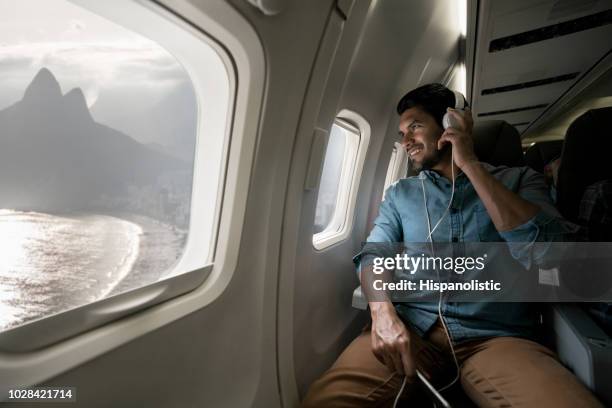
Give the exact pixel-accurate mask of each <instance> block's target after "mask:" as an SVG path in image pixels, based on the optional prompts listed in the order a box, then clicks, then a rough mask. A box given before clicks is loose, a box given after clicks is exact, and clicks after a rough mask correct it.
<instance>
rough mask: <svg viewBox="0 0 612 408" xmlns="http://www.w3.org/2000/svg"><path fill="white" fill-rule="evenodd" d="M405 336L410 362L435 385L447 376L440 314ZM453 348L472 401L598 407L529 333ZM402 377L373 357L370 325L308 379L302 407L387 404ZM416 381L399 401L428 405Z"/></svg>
mask: <svg viewBox="0 0 612 408" xmlns="http://www.w3.org/2000/svg"><path fill="white" fill-rule="evenodd" d="M410 339H411V348H412V356H413V358H414V359H415V360H416V366H417V368H418V369H419V370H420V371H421V372H423V373H424V374H425V375H426V376H428V377H429V378H430V379H431V382H432V384H433V385H434V386H435V387H436V388H438V389H439V388H441V387H443V386H444V385H446V384H448V383H449V382H450V381H452V379H453V378H454V377H455V375H456V368H455V363H454V361H453V357H452V353H451V350H450V346H449V343H448V339H447V337H446V334H445V332H444V328H443V326H442V324H441V323H440V321H439V320H438V322H437V323H436V325H435V326H434V327H433V328H432V329H431V330H430V331H429V332H428V333H427V334H426V336H425V338H421V337H419V336H418V335H417V334H416V333H414V332H411V337H410ZM455 353H456V355H457V359H458V361H459V364H460V366H461V370H460V381H461V386H462V387H463V390H464V391H465V393H466V394H467V395H468V396H469V398H470V399H471V400H472V401H473V402H474V403H475V404H476V405H477V406H479V407H500V408H501V407H534V408H545V407H555V408H562V407H568V408H570V407H571V408H577V407H603V406H602V405H601V404H600V403H599V402H598V401H597V400H596V399H595V397H594V396H593V395H592V394H591V393H590V391H589V390H588V389H587V388H586V387H585V386H584V385H582V384H581V383H580V382H579V381H578V379H576V378H575V377H574V376H573V375H572V374H571V373H570V372H569V371H568V370H567V369H565V368H564V367H563V366H562V365H561V364H560V363H559V361H558V360H557V359H556V356H555V355H554V353H553V352H552V351H550V350H549V349H547V348H546V347H544V346H542V345H540V344H538V343H535V342H533V341H530V340H526V339H521V338H516V337H496V338H489V339H480V340H473V341H469V342H466V343H462V344H459V345H456V346H455ZM402 380H403V377H401V376H400V375H398V374H396V373H394V372H392V371H390V370H389V369H388V368H387V367H386V366H385V365H383V364H382V363H381V362H379V361H378V359H376V357H375V356H374V354H373V353H372V349H371V337H370V332H369V331H364V332H363V333H362V334H361V335H359V336H358V337H357V338H356V339H355V340H353V342H352V343H351V344H350V345H349V346H348V347H347V348H346V349H345V350H344V352H343V353H342V354H341V355H340V357H338V359H337V360H336V362H335V363H334V364H333V366H332V367H331V368H330V369H329V370H327V371H326V372H325V373H324V374H323V376H322V377H321V378H319V379H318V380H317V381H315V382H314V383H313V384H312V385H311V387H310V389H309V391H308V393H307V394H306V397H305V398H304V401H303V402H302V407H305V408H310V407H317V408H326V407H334V408H335V407H390V406H392V404H393V401H394V399H395V396H396V395H397V393H398V391H399V389H400V387H401V384H402ZM419 383H420V381H419V380H418V378H416V377H415V378H414V379H408V382H407V384H406V387H405V389H404V392H403V394H402V399H401V400H400V403H399V404H398V406H400V407H401V406H403V407H422V406H424V407H429V406H431V402H430V400H429V399H428V397H427V396H424V395H423V388H422V386H421V385H420V384H419ZM451 404H452V401H451Z"/></svg>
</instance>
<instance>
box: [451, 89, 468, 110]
mask: <svg viewBox="0 0 612 408" xmlns="http://www.w3.org/2000/svg"><path fill="white" fill-rule="evenodd" d="M451 91H452V92H453V95H455V106H454V108H455V109H465V108H466V107H467V101H466V99H465V96H463V94H462V93H461V92H459V91H455V90H454V89H451Z"/></svg>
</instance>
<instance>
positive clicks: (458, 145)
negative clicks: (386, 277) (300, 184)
mask: <svg viewBox="0 0 612 408" xmlns="http://www.w3.org/2000/svg"><path fill="white" fill-rule="evenodd" d="M454 98H455V97H454V94H453V92H452V91H450V90H449V89H447V88H445V87H444V86H442V85H440V84H430V85H425V86H422V87H419V88H417V89H415V90H413V91H411V92H408V93H407V94H406V95H405V96H404V97H403V98H402V99H401V100H400V101H399V103H398V106H397V112H398V114H399V115H400V124H399V133H400V137H401V144H402V146H403V147H404V148H405V149H406V152H407V153H408V155H409V158H410V162H411V165H412V168H413V169H416V170H417V171H420V173H419V175H418V176H414V177H409V178H407V179H403V180H400V181H399V182H397V183H395V184H394V185H392V186H391V187H389V189H388V190H387V192H386V196H385V200H384V201H383V203H382V204H381V206H380V210H379V216H378V218H377V219H376V222H375V226H374V228H373V230H372V231H371V233H370V235H369V237H368V242H373V243H376V242H379V243H397V242H425V241H428V238H427V236H428V235H431V238H432V240H433V241H434V242H494V241H505V242H506V243H507V244H508V247H510V250H509V251H506V252H505V253H504V252H501V251H500V252H499V253H492V254H490V255H491V257H497V258H500V257H503V256H509V255H508V254H509V253H511V254H512V257H514V258H515V259H516V262H520V264H522V265H523V266H524V267H525V270H522V271H518V272H517V273H521V272H523V273H527V269H529V267H530V265H531V263H532V262H536V263H538V262H540V261H542V259H543V257H544V255H545V254H544V253H539V252H538V251H540V252H541V251H543V249H542V248H546V245H540V246H537V248H539V249H537V250H536V248H535V246H533V247H530V244H533V243H535V242H550V241H554V240H558V239H560V238H562V237H563V234H564V233H565V232H568V231H569V230H570V225H568V223H567V222H565V221H563V220H562V219H561V218H560V216H559V215H558V213H557V212H556V210H555V208H554V206H553V205H552V203H551V201H550V196H549V194H548V190H547V188H546V185H545V183H544V180H543V178H542V176H541V175H539V174H538V173H535V172H534V171H531V170H529V169H527V168H507V167H503V166H502V167H493V166H490V165H487V164H485V163H480V162H479V161H478V159H477V158H476V155H475V154H474V149H473V142H472V137H471V132H472V118H471V114H470V112H469V111H466V112H465V113H464V114H461V113H459V112H457V111H455V110H454V109H450V108H449V107H450V106H454ZM447 112H448V113H449V114H450V115H452V116H453V118H454V122H455V123H456V124H455V125H454V126H455V127H450V128H448V129H446V130H444V129H443V127H442V117H443V115H444V114H445V113H447ZM451 147H452V153H451ZM453 158H454V164H453ZM453 165H454V168H453V167H452V166H453ZM453 174H454V175H455V180H454V181H455V192H454V194H453V202H452V203H451V205H450V208H449V211H448V212H447V211H446V210H447V205H448V202H449V199H450V198H451V189H452V187H451V185H452V181H453V180H452V177H453ZM439 220H442V221H439ZM437 223H439V226H438V227H437V228H435V225H436V224H437ZM432 228H435V231H433V233H431V232H432ZM513 244H514V246H513ZM356 258H357V260H356V261H357V263H359V256H358V257H356ZM513 261H514V260H513ZM520 264H518V263H517V265H518V266H519V268H520ZM361 277H362V287H363V286H364V285H366V284H367V282H365V281H364V280H363V279H364V273H363V271H362V273H361ZM368 300H369V307H370V313H371V317H372V323H371V327H370V328H369V329H368V330H367V331H364V332H363V333H362V334H361V335H360V336H358V337H357V338H356V339H355V340H354V341H353V342H352V343H351V344H350V345H349V346H348V347H347V348H346V349H345V351H344V352H343V353H342V354H341V356H340V357H339V358H338V359H337V360H336V362H335V363H334V365H333V366H332V367H331V368H330V369H329V370H328V371H327V372H326V373H324V374H323V376H322V377H321V378H320V379H318V380H317V381H315V382H314V383H313V384H312V386H311V388H310V390H309V392H308V393H307V395H306V397H305V399H304V401H303V406H304V407H362V406H375V407H383V406H392V405H393V402H394V399H395V397H396V394H398V392H399V391H400V388H401V387H402V385H403V383H404V382H405V384H404V385H405V387H404V390H403V393H402V397H403V398H405V399H407V400H408V401H410V403H409V404H408V406H421V405H420V404H419V403H418V402H415V401H416V400H415V398H416V397H417V396H418V395H417V394H418V393H417V391H418V390H419V386H418V384H419V380H418V378H417V376H416V375H415V372H416V370H417V369H418V370H419V371H420V372H421V373H423V375H424V376H425V377H427V378H429V380H430V381H431V383H432V384H433V385H434V386H435V387H436V388H438V389H440V388H443V387H445V386H446V385H448V384H450V383H452V382H453V379H457V380H459V381H460V382H461V385H462V387H463V389H464V390H465V392H466V394H467V395H468V396H469V397H470V398H471V399H472V400H473V401H474V402H475V403H476V404H477V405H478V406H480V407H514V406H521V407H556V408H559V407H578V406H580V407H601V404H600V403H599V402H598V401H597V400H596V399H595V398H594V397H593V396H592V395H591V393H590V392H589V391H588V390H587V389H586V388H585V387H584V386H583V385H582V384H581V383H580V382H579V381H578V380H577V379H576V378H575V377H574V376H573V375H572V374H571V373H570V372H569V371H567V370H566V369H565V368H564V367H563V366H562V365H561V364H560V363H559V362H558V360H557V359H556V357H555V355H554V353H553V352H551V351H550V350H548V349H547V348H546V347H544V346H542V345H540V344H538V343H536V342H535V341H533V340H531V339H530V338H532V337H533V332H534V326H535V320H536V319H535V314H534V313H533V312H532V311H531V310H530V309H529V306H528V305H526V304H524V303H489V302H472V303H452V302H441V303H440V305H438V304H437V303H396V304H393V303H391V302H389V301H374V300H372V299H371V298H369V299H368ZM459 367H460V369H459ZM421 401H422V400H421ZM421 403H422V402H421Z"/></svg>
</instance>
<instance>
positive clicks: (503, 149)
mask: <svg viewBox="0 0 612 408" xmlns="http://www.w3.org/2000/svg"><path fill="white" fill-rule="evenodd" d="M473 135H474V151H475V153H476V156H478V160H480V161H483V162H485V163H489V164H491V165H493V166H500V165H505V166H509V167H517V166H524V165H525V159H524V157H523V148H522V147H521V136H520V135H519V132H518V131H517V130H516V129H515V128H514V127H513V126H511V125H509V124H508V123H507V122H506V121H504V120H485V121H478V122H476V123H474V130H473Z"/></svg>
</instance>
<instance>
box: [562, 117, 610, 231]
mask: <svg viewBox="0 0 612 408" xmlns="http://www.w3.org/2000/svg"><path fill="white" fill-rule="evenodd" d="M611 115H612V107H607V108H600V109H593V110H590V111H587V112H586V113H584V114H583V115H581V116H579V117H578V118H577V119H576V120H574V122H572V124H571V125H570V127H569V128H568V130H567V133H566V136H565V142H564V144H563V150H562V153H561V165H560V166H559V175H558V181H557V208H558V209H559V211H560V212H561V214H562V215H563V217H564V218H566V219H568V220H570V221H573V222H578V221H579V220H578V214H579V210H580V201H581V200H582V196H583V194H584V191H585V190H586V188H587V187H588V186H590V185H591V184H594V183H596V182H598V181H602V180H612V165H611V164H610V154H612V137H611V136H612V135H611V134H610V125H609V120H608V119H609V118H610V117H611Z"/></svg>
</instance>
